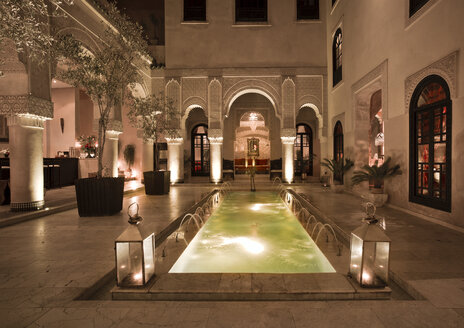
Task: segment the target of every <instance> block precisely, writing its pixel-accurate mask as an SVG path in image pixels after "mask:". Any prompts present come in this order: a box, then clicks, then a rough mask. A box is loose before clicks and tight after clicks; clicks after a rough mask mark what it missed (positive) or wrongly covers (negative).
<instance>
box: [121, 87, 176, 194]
mask: <svg viewBox="0 0 464 328" xmlns="http://www.w3.org/2000/svg"><path fill="white" fill-rule="evenodd" d="M179 116H180V114H179V113H178V112H177V111H176V109H175V107H174V104H173V101H172V100H171V99H168V98H166V97H164V95H162V94H160V95H158V96H156V95H151V96H148V97H145V98H140V97H131V100H130V110H129V113H128V117H129V120H130V122H131V124H132V125H133V126H135V127H137V128H139V129H140V130H142V132H143V138H144V139H145V140H150V139H151V140H153V142H154V143H155V146H157V145H158V143H159V142H160V141H162V140H163V139H164V138H165V137H167V136H169V137H170V138H175V137H179V136H178V135H177V134H178V130H177V129H176V128H175V126H176V122H177V120H178V118H179ZM155 167H156V169H157V170H156V171H147V172H143V179H144V183H145V193H146V194H147V195H163V194H167V193H169V191H170V172H169V171H161V170H159V169H158V168H159V152H158V151H155Z"/></svg>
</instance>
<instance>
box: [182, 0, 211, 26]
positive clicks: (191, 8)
mask: <svg viewBox="0 0 464 328" xmlns="http://www.w3.org/2000/svg"><path fill="white" fill-rule="evenodd" d="M184 21H206V0H184Z"/></svg>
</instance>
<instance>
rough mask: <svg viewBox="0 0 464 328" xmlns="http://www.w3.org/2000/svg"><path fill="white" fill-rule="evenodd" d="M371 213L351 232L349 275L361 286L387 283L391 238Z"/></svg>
mask: <svg viewBox="0 0 464 328" xmlns="http://www.w3.org/2000/svg"><path fill="white" fill-rule="evenodd" d="M377 223H378V220H377V219H375V217H374V216H373V215H372V216H371V217H368V218H367V219H364V220H363V224H362V225H361V226H360V227H359V228H357V229H356V230H354V231H353V232H352V233H351V261H350V275H351V277H352V278H353V279H355V280H356V281H357V282H358V283H359V285H360V286H361V287H371V288H381V287H385V286H386V285H387V284H388V270H389V262H390V244H391V240H390V238H388V236H387V235H386V234H385V233H384V231H383V230H382V229H381V228H380V227H379V226H378V225H377Z"/></svg>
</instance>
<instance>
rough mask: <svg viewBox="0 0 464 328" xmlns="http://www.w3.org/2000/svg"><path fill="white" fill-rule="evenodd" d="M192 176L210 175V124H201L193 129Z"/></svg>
mask: <svg viewBox="0 0 464 328" xmlns="http://www.w3.org/2000/svg"><path fill="white" fill-rule="evenodd" d="M191 154H192V155H191V156H192V176H208V175H209V140H208V126H207V125H206V124H199V125H197V126H195V127H194V128H193V129H192V153H191Z"/></svg>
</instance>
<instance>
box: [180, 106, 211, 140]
mask: <svg viewBox="0 0 464 328" xmlns="http://www.w3.org/2000/svg"><path fill="white" fill-rule="evenodd" d="M200 99H201V98H200ZM203 105H205V106H204V107H203ZM203 105H201V104H199V103H191V104H190V105H189V106H188V107H187V108H185V109H184V115H182V118H181V123H180V124H181V125H180V126H181V130H183V131H184V134H186V133H187V129H186V126H185V124H186V123H187V119H188V117H189V115H190V112H191V111H192V110H194V109H197V108H199V109H201V110H202V111H203V113H204V114H205V116H206V118H208V111H207V109H206V104H203ZM185 137H186V135H184V138H185Z"/></svg>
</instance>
